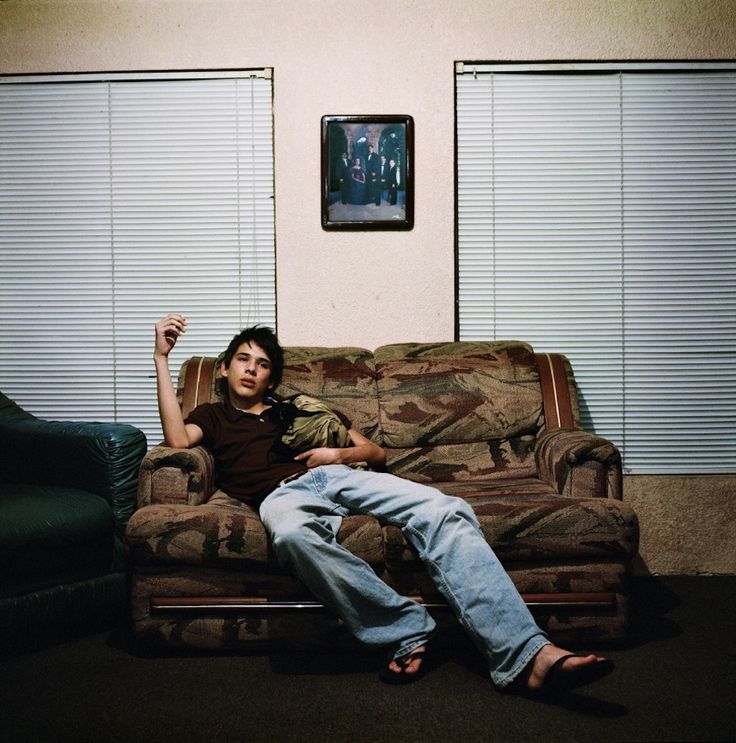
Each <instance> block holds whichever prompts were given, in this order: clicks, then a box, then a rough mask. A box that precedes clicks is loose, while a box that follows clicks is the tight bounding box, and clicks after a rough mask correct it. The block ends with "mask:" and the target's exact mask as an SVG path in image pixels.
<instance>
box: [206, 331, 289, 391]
mask: <svg viewBox="0 0 736 743" xmlns="http://www.w3.org/2000/svg"><path fill="white" fill-rule="evenodd" d="M243 343H255V344H256V345H257V346H260V347H261V348H262V349H263V350H264V351H265V352H266V355H267V356H268V359H269V361H270V362H271V382H272V383H273V388H274V389H275V388H276V387H278V385H279V384H280V382H281V377H282V376H283V373H284V349H283V348H281V344H280V343H279V339H278V338H277V337H276V333H274V332H273V330H271V328H267V327H265V326H263V325H254V326H253V327H251V328H243V330H241V331H240V332H239V333H238V334H237V335H234V336H233V339H232V340H231V341H230V344H229V345H228V347H227V348H226V349H225V353H224V354H223V357H222V363H223V364H225V368H226V369H227V368H229V367H230V362H231V361H232V360H233V356H235V352H236V351H237V350H238V349H239V348H240V346H242V345H243ZM218 384H219V389H220V393H221V394H222V395H223V397H225V396H226V395H227V379H225V378H224V377H223V378H221V379H219V380H218Z"/></svg>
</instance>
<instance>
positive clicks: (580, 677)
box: [539, 653, 614, 694]
mask: <svg viewBox="0 0 736 743" xmlns="http://www.w3.org/2000/svg"><path fill="white" fill-rule="evenodd" d="M585 657H586V656H584V655H580V654H577V653H570V654H569V655H563V656H562V658H559V659H558V660H556V661H555V662H554V663H553V664H552V667H551V668H550V669H549V671H547V675H546V676H545V677H544V683H543V684H542V687H541V689H540V690H539V691H540V692H541V693H542V694H545V693H550V692H551V693H552V694H564V693H565V692H568V691H572V690H573V689H577V688H579V687H580V686H586V685H587V684H592V683H593V682H594V681H598V680H599V679H602V678H603V677H604V676H608V674H609V673H611V671H613V669H614V665H613V661H612V660H609V659H607V658H601V659H600V660H597V661H596V662H595V663H586V664H585V665H583V666H576V667H575V668H572V669H569V670H567V671H564V670H562V666H563V664H564V662H565V661H566V660H567V659H568V658H585Z"/></svg>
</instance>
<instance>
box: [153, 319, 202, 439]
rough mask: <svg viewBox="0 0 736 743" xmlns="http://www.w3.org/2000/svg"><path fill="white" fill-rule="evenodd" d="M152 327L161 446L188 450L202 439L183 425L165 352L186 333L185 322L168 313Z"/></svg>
mask: <svg viewBox="0 0 736 743" xmlns="http://www.w3.org/2000/svg"><path fill="white" fill-rule="evenodd" d="M155 328H156V345H155V346H154V350H153V363H154V365H155V367H156V391H157V394H158V414H159V417H160V418H161V427H162V428H163V432H164V443H165V444H166V445H167V446H172V447H175V448H177V449H188V448H190V447H192V446H195V445H196V444H198V443H199V442H200V441H201V440H202V436H203V434H202V429H201V428H200V427H199V426H195V425H194V424H192V423H189V424H185V423H184V418H183V416H182V414H181V408H180V407H179V402H178V401H177V399H176V391H175V390H174V385H173V384H172V383H171V373H170V371H169V353H170V352H171V349H172V348H173V347H174V346H175V345H176V342H177V341H178V340H179V336H180V335H182V334H183V333H185V332H186V329H187V321H186V318H185V317H184V316H183V315H177V314H173V313H172V314H168V315H166V317H164V318H163V319H161V320H159V321H158V322H157V323H156V326H155Z"/></svg>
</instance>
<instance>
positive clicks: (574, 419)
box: [178, 341, 579, 482]
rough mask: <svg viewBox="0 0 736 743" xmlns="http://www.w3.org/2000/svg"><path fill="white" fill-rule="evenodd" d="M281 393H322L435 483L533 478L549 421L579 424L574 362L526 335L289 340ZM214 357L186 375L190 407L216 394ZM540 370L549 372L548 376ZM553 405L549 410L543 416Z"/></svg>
mask: <svg viewBox="0 0 736 743" xmlns="http://www.w3.org/2000/svg"><path fill="white" fill-rule="evenodd" d="M284 354H285V366H284V376H283V381H282V383H281V386H280V387H279V389H278V392H279V393H280V394H281V395H283V396H289V395H292V394H296V393H298V392H304V393H306V394H309V395H313V396H314V397H317V398H319V399H321V400H323V401H324V402H325V403H326V404H328V405H329V406H330V407H332V408H334V409H336V410H339V411H340V412H342V413H343V414H345V415H346V416H347V417H348V418H350V420H351V421H352V422H353V425H354V427H355V428H357V429H358V430H360V431H362V432H363V433H364V434H365V435H366V436H368V437H369V438H371V439H373V440H375V441H376V442H377V443H379V444H381V445H382V446H384V447H385V448H386V449H387V454H388V463H389V468H390V470H391V471H392V472H394V473H395V474H398V475H402V476H404V477H408V478H410V479H414V480H419V481H427V482H447V481H455V480H466V479H475V478H476V477H483V478H505V477H523V476H531V475H533V474H534V473H535V472H536V465H535V461H534V449H535V443H536V439H537V437H538V436H539V434H540V433H541V432H542V431H543V430H544V429H545V427H550V428H551V427H571V426H572V427H578V426H579V411H578V404H577V395H576V393H575V386H574V379H573V377H572V369H571V368H570V366H569V363H568V362H567V360H566V359H565V358H564V357H563V356H560V355H555V354H535V353H534V350H533V349H532V347H531V346H529V345H528V344H526V343H522V342H519V341H488V342H454V343H424V344H419V343H400V344H392V345H387V346H382V347H380V348H378V349H376V351H375V352H371V351H368V350H366V349H362V348H324V347H309V346H301V347H294V346H291V347H287V348H285V349H284ZM217 367H218V363H217V361H216V359H215V358H213V357H193V358H191V359H189V360H188V361H186V362H185V363H184V364H183V365H182V368H181V370H180V373H179V390H178V394H179V400H180V403H181V404H182V409H183V412H184V414H185V415H186V414H187V413H188V412H189V411H190V410H191V409H192V408H193V407H194V406H195V405H197V404H200V403H202V402H209V401H214V400H216V399H218V397H217V390H216V386H215V380H216V378H217ZM540 372H541V379H540ZM545 411H546V417H545Z"/></svg>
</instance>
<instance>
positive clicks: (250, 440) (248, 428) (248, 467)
mask: <svg viewBox="0 0 736 743" xmlns="http://www.w3.org/2000/svg"><path fill="white" fill-rule="evenodd" d="M185 423H194V424H196V425H197V426H199V427H200V428H201V429H202V432H203V433H204V439H203V441H202V444H203V445H204V446H206V447H207V448H208V449H209V450H210V451H211V452H212V454H213V456H214V458H215V467H216V471H217V487H218V488H220V489H221V490H224V491H225V492H226V493H227V494H228V495H230V496H232V497H233V498H237V499H238V500H241V501H243V502H244V503H247V504H248V505H250V506H254V507H258V505H259V503H260V502H261V501H262V500H263V499H264V498H265V497H266V496H267V495H268V494H269V493H270V492H271V491H272V490H273V489H274V488H275V487H276V486H277V485H278V484H279V483H280V482H281V480H283V479H284V478H285V477H289V476H290V475H294V474H296V473H299V472H306V470H307V466H306V465H305V464H302V463H301V462H295V461H294V459H293V452H291V453H290V452H289V451H288V450H286V449H285V448H282V447H280V446H279V444H280V440H281V430H280V428H279V426H278V419H277V415H276V409H275V408H269V409H268V410H266V411H264V412H263V413H261V414H260V415H253V414H252V413H244V412H242V411H240V410H237V409H236V408H234V407H233V406H232V405H230V403H228V402H217V403H205V404H204V405H200V406H199V407H197V408H195V409H194V410H192V412H191V413H190V414H189V416H188V417H187V419H186V421H185Z"/></svg>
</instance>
